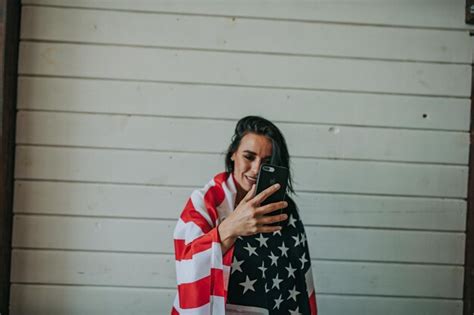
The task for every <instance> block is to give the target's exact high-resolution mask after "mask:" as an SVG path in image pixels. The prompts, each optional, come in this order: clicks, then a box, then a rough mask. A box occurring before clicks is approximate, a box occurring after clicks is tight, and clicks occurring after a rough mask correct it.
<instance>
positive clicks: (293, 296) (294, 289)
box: [287, 287, 300, 302]
mask: <svg viewBox="0 0 474 315" xmlns="http://www.w3.org/2000/svg"><path fill="white" fill-rule="evenodd" d="M288 292H290V296H289V297H288V298H287V300H289V299H294V300H295V302H296V296H297V295H298V294H300V292H298V291H296V287H293V290H289V291H288Z"/></svg>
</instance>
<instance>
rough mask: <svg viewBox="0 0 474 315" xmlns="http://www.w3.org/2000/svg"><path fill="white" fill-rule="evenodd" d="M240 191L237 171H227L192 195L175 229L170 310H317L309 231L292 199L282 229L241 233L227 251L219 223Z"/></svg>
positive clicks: (218, 312)
mask: <svg viewBox="0 0 474 315" xmlns="http://www.w3.org/2000/svg"><path fill="white" fill-rule="evenodd" d="M236 194H237V190H236V186H235V181H234V179H233V176H232V175H231V174H228V173H226V172H223V173H220V174H217V175H216V176H215V177H214V178H213V179H212V180H211V181H210V182H209V183H208V184H207V185H206V186H204V187H203V188H202V189H199V190H195V191H193V193H192V194H191V197H190V198H189V200H188V201H187V203H186V206H185V208H184V210H183V212H182V213H181V215H180V218H179V219H178V223H177V225H176V228H175V232H174V245H175V259H176V276H177V284H178V293H177V295H176V298H175V301H174V303H173V308H172V311H171V314H192V315H194V314H202V315H205V314H206V315H207V314H214V315H224V314H227V315H231V314H234V313H239V314H302V315H306V314H309V315H317V306H316V297H315V291H314V286H313V278H312V271H311V262H310V257H309V251H308V244H307V240H306V234H305V232H304V228H303V224H302V223H301V221H300V219H299V216H298V212H297V211H296V208H295V206H294V203H293V202H291V200H288V201H289V207H288V208H287V209H285V211H287V213H288V214H289V219H288V220H287V221H285V222H284V227H283V229H282V230H281V231H278V232H275V233H266V234H257V235H252V236H245V237H239V238H238V239H237V240H236V242H235V244H234V246H233V247H232V248H231V249H229V250H228V251H227V253H226V254H225V255H222V250H221V245H220V238H219V233H218V231H217V225H218V224H219V223H220V222H221V221H222V220H224V219H225V218H226V217H227V216H228V215H229V214H230V213H231V212H232V211H233V209H234V202H235V197H236Z"/></svg>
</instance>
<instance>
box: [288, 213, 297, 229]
mask: <svg viewBox="0 0 474 315" xmlns="http://www.w3.org/2000/svg"><path fill="white" fill-rule="evenodd" d="M295 223H296V220H295V218H293V215H290V219H289V221H288V225H293V226H294V227H295V228H296V224H295Z"/></svg>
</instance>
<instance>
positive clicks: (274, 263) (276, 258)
mask: <svg viewBox="0 0 474 315" xmlns="http://www.w3.org/2000/svg"><path fill="white" fill-rule="evenodd" d="M268 257H269V258H270V259H271V260H272V263H271V265H270V266H273V265H275V266H278V263H277V260H278V256H275V254H273V252H270V256H268Z"/></svg>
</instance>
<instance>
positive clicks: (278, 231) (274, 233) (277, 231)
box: [272, 230, 281, 236]
mask: <svg viewBox="0 0 474 315" xmlns="http://www.w3.org/2000/svg"><path fill="white" fill-rule="evenodd" d="M276 234H280V236H281V231H280V230H276V231H275V232H273V234H272V235H276Z"/></svg>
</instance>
